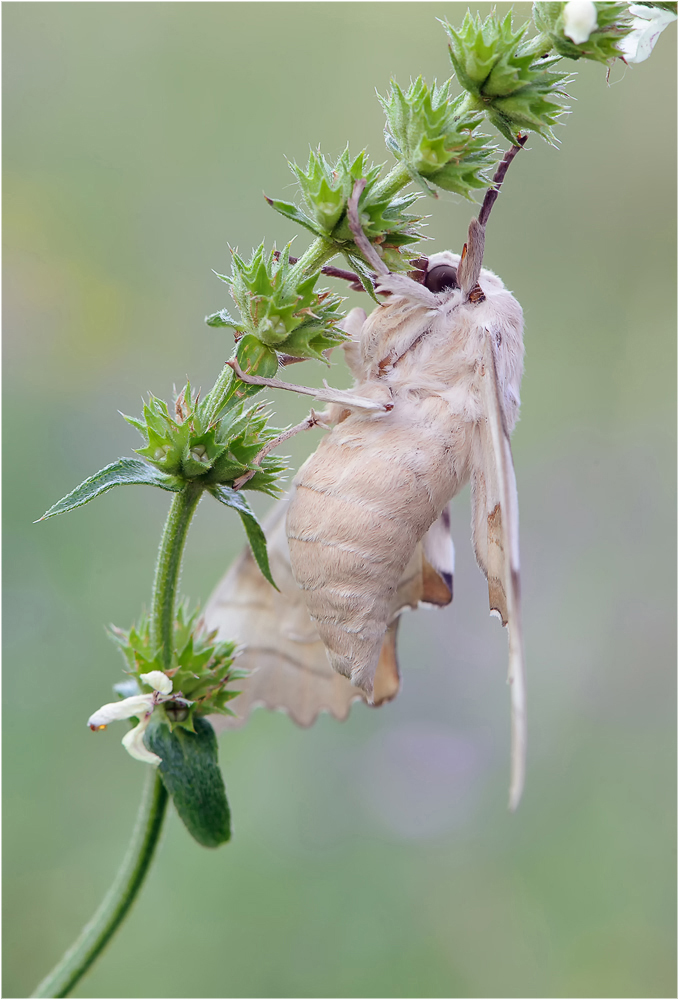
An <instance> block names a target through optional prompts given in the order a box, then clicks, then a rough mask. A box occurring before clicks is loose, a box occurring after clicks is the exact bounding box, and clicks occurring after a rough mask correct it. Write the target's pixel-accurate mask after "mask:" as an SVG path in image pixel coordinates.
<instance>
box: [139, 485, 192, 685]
mask: <svg viewBox="0 0 679 1000" xmlns="http://www.w3.org/2000/svg"><path fill="white" fill-rule="evenodd" d="M202 492H203V487H202V485H201V484H199V483H187V485H186V486H185V487H184V489H183V490H182V492H181V493H177V494H176V495H175V497H174V499H173V500H172V506H171V507H170V512H169V514H168V515H167V521H166V522H165V527H164V529H163V537H162V538H161V540H160V550H159V552H158V561H157V562H156V576H155V580H154V581H153V597H152V599H151V642H152V644H153V646H154V647H155V648H159V647H162V650H163V653H162V656H163V666H164V667H165V669H166V670H167V669H168V667H169V666H170V664H171V662H172V633H173V629H174V608H175V598H176V595H177V584H178V582H179V570H180V568H181V562H182V552H183V551H184V543H185V541H186V534H187V532H188V530H189V525H190V523H191V518H192V517H193V515H194V512H195V510H196V507H197V506H198V501H199V500H200V497H201V494H202Z"/></svg>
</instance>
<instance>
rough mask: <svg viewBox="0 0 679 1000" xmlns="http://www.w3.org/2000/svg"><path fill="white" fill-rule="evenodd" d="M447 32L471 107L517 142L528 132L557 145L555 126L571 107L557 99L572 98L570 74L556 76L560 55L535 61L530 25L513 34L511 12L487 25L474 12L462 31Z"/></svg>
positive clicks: (448, 27)
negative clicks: (566, 87) (567, 86)
mask: <svg viewBox="0 0 679 1000" xmlns="http://www.w3.org/2000/svg"><path fill="white" fill-rule="evenodd" d="M445 28H446V30H447V32H448V35H449V37H450V46H449V51H450V58H451V61H452V64H453V68H454V70H455V75H456V76H457V79H458V81H459V83H460V85H461V86H462V87H463V88H464V89H465V90H466V91H467V93H468V95H469V97H468V98H467V102H466V106H467V107H469V108H470V109H471V110H473V111H484V112H485V113H486V114H487V115H488V117H489V119H490V121H491V122H492V124H493V125H494V126H495V128H496V129H497V130H498V131H499V132H501V133H502V135H504V136H505V137H506V138H507V139H509V140H510V141H511V142H516V139H517V135H518V133H519V132H520V131H526V130H532V131H534V132H537V133H538V134H539V135H541V136H542V137H543V138H544V139H546V140H547V141H548V142H554V141H555V139H554V133H553V131H552V126H553V125H554V124H555V123H556V121H557V119H558V117H559V115H561V114H563V112H564V110H565V109H564V107H563V106H562V105H560V104H557V103H556V102H555V101H554V100H552V99H551V98H554V97H558V98H562V97H565V96H566V95H565V93H564V91H563V90H562V84H564V82H565V81H566V80H567V75H566V74H564V73H552V72H550V69H549V67H550V66H551V65H553V63H554V62H555V61H556V58H557V57H554V58H549V59H544V58H543V59H540V60H535V55H534V53H533V51H532V50H531V48H530V46H528V47H526V48H525V50H523V51H522V46H521V42H522V39H523V37H524V35H525V33H526V30H527V28H528V25H527V24H525V25H523V26H522V27H521V28H519V30H518V31H513V30H512V15H511V12H510V13H508V14H507V15H506V17H504V18H503V19H502V20H501V19H500V18H499V17H498V16H497V14H495V13H493V14H489V15H488V17H487V18H486V19H485V21H481V18H480V16H477V17H476V18H473V17H472V16H471V14H470V13H469V12H468V13H467V14H466V15H465V18H464V21H463V22H462V26H461V27H460V28H458V29H455V28H453V27H452V26H451V25H450V24H445Z"/></svg>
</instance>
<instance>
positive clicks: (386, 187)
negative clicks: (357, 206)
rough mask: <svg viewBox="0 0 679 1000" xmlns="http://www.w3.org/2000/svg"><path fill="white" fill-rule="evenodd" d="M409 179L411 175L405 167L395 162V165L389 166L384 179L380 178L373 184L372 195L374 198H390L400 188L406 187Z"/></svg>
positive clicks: (409, 181) (410, 179)
mask: <svg viewBox="0 0 679 1000" xmlns="http://www.w3.org/2000/svg"><path fill="white" fill-rule="evenodd" d="M411 181H412V177H411V176H410V174H409V173H408V171H407V169H406V167H405V166H404V165H403V164H402V163H397V164H396V166H395V167H392V168H391V170H390V171H389V173H388V174H387V176H386V177H385V178H384V180H381V181H380V182H379V184H377V185H376V186H375V190H374V191H373V195H372V197H373V198H374V199H375V200H378V199H380V200H381V199H382V198H389V199H390V200H391V199H392V198H394V197H395V196H396V195H397V194H398V193H399V191H400V190H401V188H404V187H406V185H407V184H410V183H411Z"/></svg>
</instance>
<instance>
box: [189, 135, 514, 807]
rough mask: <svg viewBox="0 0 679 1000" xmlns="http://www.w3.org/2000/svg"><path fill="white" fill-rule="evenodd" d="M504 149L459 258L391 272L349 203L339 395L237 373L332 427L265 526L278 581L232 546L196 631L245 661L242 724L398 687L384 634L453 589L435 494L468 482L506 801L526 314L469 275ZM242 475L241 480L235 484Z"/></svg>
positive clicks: (444, 506) (438, 258)
mask: <svg viewBox="0 0 679 1000" xmlns="http://www.w3.org/2000/svg"><path fill="white" fill-rule="evenodd" d="M517 148H519V147H514V148H513V149H512V150H510V151H509V153H507V154H506V155H505V158H504V160H503V161H502V164H501V166H500V168H499V170H498V172H497V173H496V176H495V178H494V185H493V187H492V188H490V189H489V191H488V192H487V193H486V198H485V200H484V203H483V206H482V209H481V212H480V214H479V218H478V220H477V219H472V222H471V224H470V227H469V235H468V240H467V243H466V244H465V246H464V249H463V252H462V254H456V253H452V252H450V251H447V250H446V251H443V252H440V253H436V254H432V255H431V256H429V257H428V258H421V259H420V261H419V262H418V267H417V269H416V270H415V271H414V272H412V273H411V275H410V276H406V275H402V274H391V273H389V272H388V270H387V269H386V267H385V266H384V264H383V262H382V261H381V259H380V258H379V257H378V256H377V254H376V252H375V250H374V248H373V247H372V246H371V244H370V243H369V241H368V240H367V238H366V237H365V236H364V234H363V232H362V230H361V227H360V223H359V221H358V212H357V203H358V197H359V196H360V193H361V188H360V183H361V182H357V185H356V188H355V189H354V193H353V195H352V198H351V199H350V202H349V206H348V218H349V224H350V226H351V228H352V232H353V234H354V237H355V240H356V244H357V246H358V247H359V248H360V249H361V251H362V252H363V255H364V257H365V259H366V260H367V261H368V262H369V263H370V264H371V266H373V267H374V270H375V272H376V277H375V291H376V293H377V294H378V295H383V296H385V301H383V302H382V303H381V304H380V305H378V306H377V308H375V309H374V310H373V311H372V312H371V313H370V315H366V313H365V312H364V311H363V310H362V309H353V310H352V311H351V312H350V313H349V315H348V316H347V317H346V319H345V322H344V330H345V332H346V333H347V334H348V335H349V337H350V339H349V340H348V341H347V342H346V343H345V344H344V345H343V350H344V353H345V356H346V360H347V363H348V365H349V368H350V370H351V372H352V374H353V376H354V379H355V384H354V387H353V389H352V390H350V391H348V392H345V391H340V390H333V389H331V388H329V387H328V386H326V387H325V388H324V389H320V390H316V389H306V388H305V387H301V386H295V385H292V384H290V383H286V382H282V381H280V380H278V379H263V378H258V377H257V376H250V375H248V374H246V373H244V372H242V371H241V370H240V368H239V367H238V365H237V363H236V362H234V363H232V366H233V367H234V370H235V372H236V374H237V375H238V377H239V378H242V379H243V380H244V381H246V382H249V383H253V384H257V385H267V386H270V387H272V388H281V389H289V390H292V391H296V392H299V391H301V392H305V393H307V394H309V395H313V396H315V397H316V398H318V399H321V400H323V401H324V402H326V403H327V404H328V407H327V409H326V410H325V411H324V413H323V414H321V415H316V414H314V413H313V411H312V415H311V417H310V418H309V420H308V421H306V422H305V423H304V424H303V425H300V428H299V429H301V428H302V427H303V426H312V425H313V424H314V423H321V424H322V425H324V426H328V427H329V428H331V429H330V430H329V433H328V434H327V435H326V436H325V437H324V438H323V440H322V441H321V444H320V445H319V447H318V448H317V449H316V451H315V452H314V453H313V454H312V455H311V456H310V457H309V458H308V459H307V461H306V462H305V463H304V465H303V466H302V467H301V469H300V470H299V472H298V473H297V475H296V476H295V479H294V481H293V484H292V490H291V492H290V494H289V496H288V497H286V498H285V499H284V500H282V501H279V503H278V505H277V507H276V508H275V510H274V512H273V513H272V515H271V517H270V518H269V520H268V522H267V523H266V524H265V531H266V533H267V538H268V544H269V556H270V563H271V569H272V573H273V576H274V579H275V580H276V582H277V584H278V587H279V591H275V590H274V589H273V588H272V587H271V586H270V585H269V584H268V583H267V582H266V581H265V580H264V579H263V577H262V576H261V574H260V573H259V570H258V569H257V567H256V564H255V562H254V559H253V558H252V556H251V555H250V553H249V552H245V553H243V555H242V556H241V557H240V558H239V560H238V561H237V562H236V564H235V565H234V566H233V567H232V568H231V569H230V570H229V572H228V573H227V575H226V576H225V577H224V579H223V580H222V581H221V582H220V583H219V584H218V586H217V588H216V590H215V592H214V593H213V595H212V597H211V599H210V601H209V603H208V605H207V607H206V609H205V622H206V626H207V627H208V628H209V629H218V631H219V635H220V637H222V638H225V639H227V638H228V639H236V640H237V641H238V642H239V643H241V644H242V646H243V653H242V654H241V656H240V658H239V666H242V667H243V668H244V669H245V670H247V671H248V676H247V678H246V679H245V681H244V682H243V689H242V693H241V694H240V695H239V696H238V697H237V698H236V699H235V700H234V701H233V703H232V706H233V710H234V712H235V713H236V719H235V720H231V722H230V724H232V725H233V724H240V723H242V721H244V719H245V718H246V717H247V715H248V714H249V712H250V710H251V709H252V708H253V707H255V706H256V705H263V706H265V707H267V708H270V709H279V710H282V711H285V712H287V713H288V714H289V715H290V716H291V717H292V718H293V719H294V720H295V721H296V722H297V723H299V724H300V725H303V726H307V725H310V724H311V723H312V722H313V721H314V720H315V718H316V717H317V716H318V714H319V713H320V712H322V711H327V712H330V713H331V714H332V715H334V716H335V717H336V718H338V719H344V718H346V716H347V714H348V712H349V709H350V706H351V703H352V702H353V701H354V700H356V699H362V700H364V701H365V702H367V703H368V704H371V705H381V704H383V703H384V702H386V701H389V700H391V699H392V698H394V697H395V695H396V694H397V693H398V690H399V686H400V673H399V668H398V663H397V659H396V631H397V628H398V623H399V616H400V614H401V613H402V612H403V611H404V610H405V609H406V608H417V607H420V606H422V605H428V606H432V605H433V606H438V607H442V606H445V605H446V604H448V603H450V601H451V600H452V596H453V570H454V551H453V545H452V541H451V539H450V526H449V516H448V504H449V502H450V501H451V500H452V498H453V497H454V496H456V494H457V493H459V492H460V490H461V489H462V488H463V487H464V486H465V485H466V484H467V483H468V482H471V499H472V544H473V547H474V553H475V555H476V560H477V562H478V564H479V567H480V568H481V570H482V572H483V573H484V575H485V576H486V578H487V581H488V593H489V604H490V610H491V613H492V614H494V615H496V616H497V617H499V618H500V620H501V622H502V624H503V625H504V626H506V627H507V630H508V637H509V674H508V680H509V684H510V691H511V705H512V738H511V742H512V754H511V758H512V763H511V781H510V793H509V805H510V808H511V809H515V808H516V806H517V805H518V802H519V799H520V797H521V793H522V790H523V783H524V771H525V753H526V711H525V683H524V655H523V639H522V629H521V601H520V565H519V514H518V498H517V490H516V480H515V476H514V466H513V462H512V453H511V448H510V443H509V439H510V435H511V433H512V430H513V428H514V425H515V423H516V420H517V417H518V410H519V389H520V384H521V376H522V373H523V314H522V311H521V307H520V305H519V303H518V302H517V301H516V299H515V298H514V297H513V295H512V294H511V292H509V291H508V290H507V289H506V288H505V287H504V284H503V283H502V281H501V279H500V278H499V277H498V276H497V275H495V274H493V272H492V271H489V270H487V269H485V268H483V267H482V260H483V250H484V240H485V224H486V221H487V219H488V215H489V214H490V208H491V207H492V204H493V202H494V200H495V198H496V197H497V192H498V189H499V186H500V183H501V182H502V179H503V178H504V174H505V172H506V169H507V166H508V165H509V162H511V159H512V158H513V155H514V153H515V152H516V151H517ZM236 485H237V486H238V485H242V483H239V484H236Z"/></svg>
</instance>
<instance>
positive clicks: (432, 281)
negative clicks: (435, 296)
mask: <svg viewBox="0 0 679 1000" xmlns="http://www.w3.org/2000/svg"><path fill="white" fill-rule="evenodd" d="M424 284H425V286H426V287H427V288H428V289H429V291H430V292H443V291H445V290H446V289H447V288H459V287H460V286H459V285H458V283H457V268H456V267H451V266H450V264H437V265H436V267H432V269H431V271H427V276H426V278H425V279H424Z"/></svg>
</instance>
